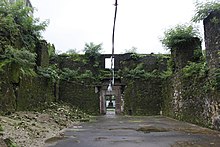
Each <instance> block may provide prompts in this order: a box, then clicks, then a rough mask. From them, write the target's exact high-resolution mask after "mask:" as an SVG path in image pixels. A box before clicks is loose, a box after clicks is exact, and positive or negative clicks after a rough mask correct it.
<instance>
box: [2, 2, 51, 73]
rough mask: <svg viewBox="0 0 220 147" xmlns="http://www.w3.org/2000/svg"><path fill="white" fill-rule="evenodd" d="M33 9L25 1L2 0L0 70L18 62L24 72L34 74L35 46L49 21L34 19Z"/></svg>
mask: <svg viewBox="0 0 220 147" xmlns="http://www.w3.org/2000/svg"><path fill="white" fill-rule="evenodd" d="M32 12H33V10H32V9H31V8H29V7H25V6H24V1H22V0H20V1H17V2H15V3H9V2H8V1H0V20H1V23H0V61H1V62H0V70H3V68H4V67H5V66H6V65H12V64H16V65H17V66H18V67H19V69H20V71H21V72H22V73H23V74H28V75H33V74H34V71H33V66H34V65H35V58H36V54H35V46H36V44H37V42H38V41H39V39H41V35H40V34H41V31H43V30H45V27H46V26H47V21H44V22H42V23H41V22H40V21H39V19H34V18H33V16H32V15H31V13H32Z"/></svg>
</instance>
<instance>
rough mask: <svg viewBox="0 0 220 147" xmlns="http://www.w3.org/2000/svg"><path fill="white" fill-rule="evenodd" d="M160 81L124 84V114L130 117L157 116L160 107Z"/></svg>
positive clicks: (150, 80)
mask: <svg viewBox="0 0 220 147" xmlns="http://www.w3.org/2000/svg"><path fill="white" fill-rule="evenodd" d="M162 102H163V99H162V80H161V79H159V78H150V79H148V80H144V79H135V80H129V81H127V83H126V88H125V92H124V112H125V114H132V115H159V114H160V110H161V106H162Z"/></svg>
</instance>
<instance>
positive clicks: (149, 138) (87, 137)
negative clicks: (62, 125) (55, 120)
mask: <svg viewBox="0 0 220 147" xmlns="http://www.w3.org/2000/svg"><path fill="white" fill-rule="evenodd" d="M65 137H66V138H65V139H63V140H60V141H58V142H57V143H56V144H55V145H51V146H50V147H220V132H217V131H212V130H209V129H205V128H201V127H198V126H195V125H192V124H188V123H184V122H179V121H176V120H173V119H169V118H166V117H160V116H156V117H130V116H114V115H108V116H100V117H97V118H96V120H95V121H92V122H88V123H82V124H81V125H78V126H73V127H72V128H69V129H68V130H67V131H66V132H65Z"/></svg>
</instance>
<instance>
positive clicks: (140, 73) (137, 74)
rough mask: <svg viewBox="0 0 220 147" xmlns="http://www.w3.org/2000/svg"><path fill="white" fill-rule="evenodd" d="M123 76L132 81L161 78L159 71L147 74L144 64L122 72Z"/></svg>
mask: <svg viewBox="0 0 220 147" xmlns="http://www.w3.org/2000/svg"><path fill="white" fill-rule="evenodd" d="M121 72H122V73H121V75H124V77H125V78H131V79H139V78H142V79H148V78H156V77H159V75H160V74H159V72H158V70H153V71H151V72H147V71H145V69H144V66H143V64H142V63H140V64H138V65H137V66H136V67H135V68H134V69H129V68H127V67H126V68H125V69H123V70H122V71H121Z"/></svg>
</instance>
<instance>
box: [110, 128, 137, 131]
mask: <svg viewBox="0 0 220 147" xmlns="http://www.w3.org/2000/svg"><path fill="white" fill-rule="evenodd" d="M108 130H110V131H114V130H136V129H135V128H110V129H108Z"/></svg>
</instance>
